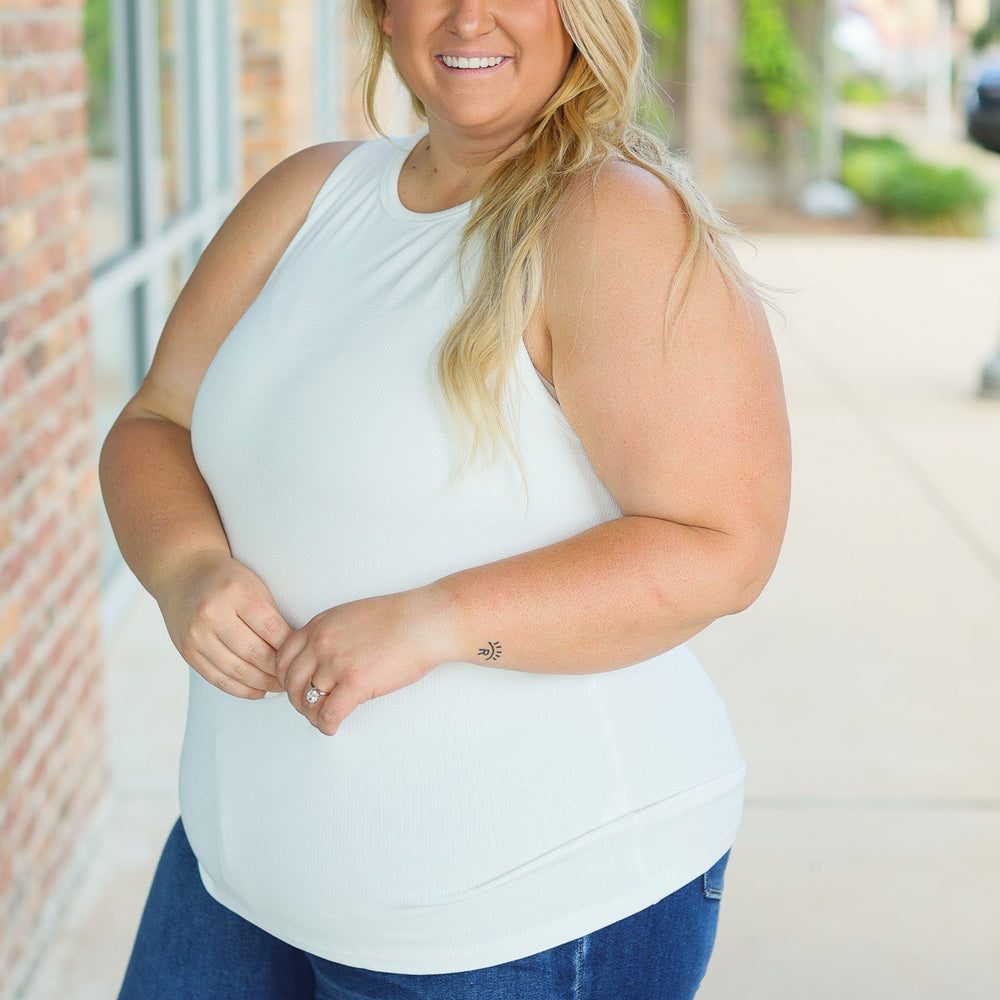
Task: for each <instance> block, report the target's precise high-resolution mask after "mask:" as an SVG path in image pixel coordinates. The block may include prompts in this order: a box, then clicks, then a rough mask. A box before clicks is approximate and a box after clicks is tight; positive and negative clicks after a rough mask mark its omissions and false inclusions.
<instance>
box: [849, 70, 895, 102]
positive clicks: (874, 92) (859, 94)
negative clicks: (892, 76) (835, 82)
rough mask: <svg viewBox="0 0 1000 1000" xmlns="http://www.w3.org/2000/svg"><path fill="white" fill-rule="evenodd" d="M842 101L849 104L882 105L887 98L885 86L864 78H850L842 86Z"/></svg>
mask: <svg viewBox="0 0 1000 1000" xmlns="http://www.w3.org/2000/svg"><path fill="white" fill-rule="evenodd" d="M840 96H841V99H842V100H844V101H846V102H847V103H848V104H881V103H882V102H883V101H884V100H885V97H886V93H885V84H883V83H882V81H881V80H872V79H870V78H868V77H863V76H850V77H848V78H847V79H846V80H844V82H843V83H842V84H841V85H840Z"/></svg>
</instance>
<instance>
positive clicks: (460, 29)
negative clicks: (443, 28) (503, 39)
mask: <svg viewBox="0 0 1000 1000" xmlns="http://www.w3.org/2000/svg"><path fill="white" fill-rule="evenodd" d="M450 6H451V10H450V12H449V15H448V26H449V27H450V29H451V30H452V32H454V33H455V34H456V35H458V36H459V38H466V39H472V38H478V37H479V36H480V35H486V34H488V33H489V32H491V31H492V30H493V29H494V28H495V27H496V21H494V19H493V14H492V13H491V6H492V0H451V5H450Z"/></svg>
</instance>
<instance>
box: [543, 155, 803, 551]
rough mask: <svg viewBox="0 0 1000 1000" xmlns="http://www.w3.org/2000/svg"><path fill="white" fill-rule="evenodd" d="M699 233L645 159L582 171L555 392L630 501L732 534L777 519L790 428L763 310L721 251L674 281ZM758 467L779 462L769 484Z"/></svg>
mask: <svg viewBox="0 0 1000 1000" xmlns="http://www.w3.org/2000/svg"><path fill="white" fill-rule="evenodd" d="M691 235H692V224H691V220H690V219H689V217H688V214H687V210H686V208H685V204H684V201H683V199H682V198H681V197H680V195H678V194H677V192H676V191H674V190H673V189H672V188H671V187H670V186H669V185H668V184H667V183H666V182H664V181H663V180H662V179H661V178H659V177H657V176H656V175H655V174H653V173H651V172H649V171H647V170H644V169H643V168H641V167H637V166H633V165H631V164H624V163H609V164H607V165H606V166H604V167H602V168H601V169H600V170H599V171H597V172H596V173H595V174H593V175H592V176H590V177H581V178H580V179H579V180H578V181H577V182H575V183H574V185H573V186H572V188H571V190H570V191H568V192H567V195H566V197H565V199H564V201H563V203H562V204H561V205H560V212H559V216H558V218H557V220H556V223H555V225H554V226H553V228H552V229H551V231H550V239H549V244H548V247H547V252H548V255H549V264H550V266H549V267H548V269H547V273H546V285H545V296H544V300H543V310H544V319H545V323H546V328H547V331H548V334H549V339H550V342H551V348H552V373H553V381H554V383H555V386H556V392H557V394H558V397H559V401H560V404H561V405H562V408H563V412H564V413H565V415H566V417H567V419H568V420H569V422H570V424H571V425H572V426H573V428H574V429H575V430H576V432H577V434H578V435H579V437H580V440H581V442H582V444H583V446H584V448H585V450H586V452H587V454H588V457H589V458H590V460H591V463H592V465H593V466H594V468H595V470H596V471H597V473H598V475H599V476H600V477H601V479H602V480H603V481H604V483H605V485H606V486H607V487H608V489H609V490H610V492H611V493H612V495H613V496H614V497H615V499H616V501H617V502H618V505H619V507H620V509H621V510H622V511H623V512H625V513H635V514H645V515H650V516H657V517H663V518H666V519H668V520H675V521H678V522H680V523H684V524H692V525H699V526H705V527H712V528H716V529H718V530H722V531H730V530H732V531H736V530H737V529H738V528H739V526H740V525H744V526H745V525H746V524H747V523H749V522H751V521H753V519H754V518H757V519H758V520H759V521H760V522H761V523H763V521H765V520H766V521H768V522H769V523H773V524H778V523H779V522H781V523H783V522H782V518H783V516H784V515H783V513H782V511H783V505H784V504H785V497H784V495H783V492H782V491H783V490H784V486H783V485H782V481H783V477H784V475H785V473H784V471H783V470H784V469H785V468H786V466H787V427H786V424H785V416H784V403H783V398H782V392H781V379H780V372H779V370H778V365H777V357H776V354H775V350H774V344H773V342H772V340H771V336H770V330H769V328H768V324H767V320H766V317H765V315H764V312H763V310H762V309H761V307H760V304H759V303H758V302H756V300H755V298H754V296H753V295H752V294H751V293H749V292H748V291H747V290H746V289H744V288H743V287H741V286H740V285H739V283H738V282H737V281H734V278H733V275H732V274H731V273H727V270H726V268H725V267H724V266H723V265H722V264H721V263H720V260H721V258H720V257H719V255H717V254H716V253H713V252H709V251H705V252H702V253H700V254H699V255H698V257H697V258H696V259H695V260H694V262H693V266H692V268H691V269H690V271H688V272H685V273H683V274H680V277H679V268H680V266H681V263H682V261H683V259H684V256H685V254H686V252H687V250H688V247H689V246H690V241H691ZM678 281H680V285H679V286H678V284H677V283H678ZM676 287H679V288H680V289H681V290H682V292H683V293H684V294H683V295H682V296H681V299H682V300H683V302H684V308H683V311H679V310H678V309H677V305H678V299H677V298H676V297H675V298H674V299H671V292H672V291H673V290H674V289H675V288H676ZM671 302H672V303H673V304H672V306H671V313H670V315H668V303H671ZM762 468H763V469H768V470H771V469H777V470H779V471H778V472H777V473H776V474H775V475H774V476H773V477H763V478H766V480H767V481H766V482H764V481H763V478H762V477H761V476H760V470H761V469H762ZM734 484H737V485H738V487H739V488H738V489H737V488H734Z"/></svg>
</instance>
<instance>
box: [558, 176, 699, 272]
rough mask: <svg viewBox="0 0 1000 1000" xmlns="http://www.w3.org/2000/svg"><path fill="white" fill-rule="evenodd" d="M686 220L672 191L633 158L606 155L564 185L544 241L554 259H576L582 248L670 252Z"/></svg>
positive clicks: (680, 242) (681, 241)
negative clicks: (566, 187) (547, 241)
mask: <svg viewBox="0 0 1000 1000" xmlns="http://www.w3.org/2000/svg"><path fill="white" fill-rule="evenodd" d="M687 234H688V220H687V213H686V211H685V209H684V204H683V202H682V200H681V198H680V196H679V195H678V194H677V192H676V191H675V190H674V189H673V188H671V187H670V186H669V185H668V184H666V183H665V182H664V181H663V180H662V179H661V178H660V177H657V176H656V175H655V174H653V173H651V172H650V171H649V170H646V169H644V168H643V167H640V166H638V165H636V164H634V163H628V162H625V161H621V160H612V161H609V162H607V163H604V164H602V165H601V166H600V167H598V168H596V169H595V170H591V171H587V172H586V173H584V174H582V175H581V176H580V177H578V178H576V179H575V180H574V182H573V183H572V184H571V185H570V188H569V190H568V191H567V192H566V194H565V195H564V197H563V199H562V202H561V203H560V206H559V211H558V213H557V215H556V218H555V220H554V224H553V227H552V230H551V235H550V243H551V245H552V249H553V251H554V252H555V253H556V254H558V257H559V259H560V260H562V261H564V262H566V263H570V262H573V261H578V260H579V257H580V255H581V254H582V253H584V252H586V251H587V250H588V249H590V250H593V251H597V252H598V254H600V253H607V252H613V253H615V254H616V255H618V254H620V253H621V252H622V251H623V250H624V251H626V252H627V251H632V252H635V253H642V252H643V251H650V252H655V253H656V254H657V256H661V255H663V254H664V253H670V252H673V253H674V254H676V255H677V257H678V259H679V256H680V255H681V254H682V253H683V249H684V247H685V245H686V243H687Z"/></svg>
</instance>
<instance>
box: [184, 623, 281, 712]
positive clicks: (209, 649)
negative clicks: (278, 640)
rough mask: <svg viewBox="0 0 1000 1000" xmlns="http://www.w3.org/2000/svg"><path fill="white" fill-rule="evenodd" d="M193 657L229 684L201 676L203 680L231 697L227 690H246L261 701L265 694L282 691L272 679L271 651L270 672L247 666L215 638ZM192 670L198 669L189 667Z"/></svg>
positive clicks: (279, 684) (240, 657) (248, 662)
mask: <svg viewBox="0 0 1000 1000" xmlns="http://www.w3.org/2000/svg"><path fill="white" fill-rule="evenodd" d="M195 655H196V656H198V657H200V658H201V660H202V661H203V662H207V663H209V664H211V667H212V673H213V675H214V676H218V677H224V678H226V679H227V680H228V681H229V682H230V683H229V684H228V685H225V686H224V685H222V684H216V681H215V680H213V679H212V678H209V677H208V676H205V679H206V680H209V681H210V682H211V683H213V684H216V686H217V687H221V688H222V690H224V691H227V692H229V693H233V692H232V691H230V688H238V689H247V690H251V691H254V692H255V694H254V697H262V696H263V695H264V693H265V692H266V691H281V690H283V689H282V687H281V683H280V681H279V680H278V678H277V677H275V676H274V665H273V664H274V650H271V669H270V670H265V669H262V668H261V667H260V666H258V665H257V664H255V663H251V662H250V661H249V660H247V659H246V658H245V657H243V656H241V655H240V654H239V652H237V651H236V650H234V649H233V648H232V647H230V646H229V645H227V644H226V643H225V642H223V641H222V640H221V639H220V638H219V637H217V636H211V637H209V639H208V641H207V642H206V644H205V646H204V647H203V648H201V649H198V650H196V651H195ZM192 666H194V667H195V669H198V666H197V665H195V664H193V663H192ZM239 697H246V695H240V696H239Z"/></svg>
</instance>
